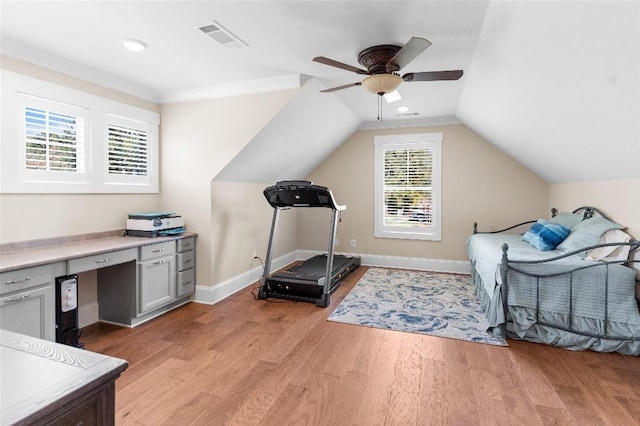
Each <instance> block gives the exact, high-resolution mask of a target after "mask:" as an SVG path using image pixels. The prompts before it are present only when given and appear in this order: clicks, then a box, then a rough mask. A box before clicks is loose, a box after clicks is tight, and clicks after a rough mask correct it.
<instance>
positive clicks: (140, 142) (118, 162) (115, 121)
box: [104, 114, 155, 186]
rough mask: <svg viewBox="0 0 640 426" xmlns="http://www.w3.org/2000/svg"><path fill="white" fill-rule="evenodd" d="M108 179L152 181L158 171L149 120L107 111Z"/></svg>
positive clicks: (112, 181) (135, 182)
mask: <svg viewBox="0 0 640 426" xmlns="http://www.w3.org/2000/svg"><path fill="white" fill-rule="evenodd" d="M104 119H105V130H104V131H105V145H106V157H105V165H104V169H105V178H104V180H105V183H107V184H109V185H134V186H135V185H148V184H149V183H150V182H151V179H152V176H153V174H154V170H155V167H154V157H153V155H154V149H153V145H152V143H151V141H152V138H153V136H152V132H151V126H150V125H149V123H146V122H142V121H136V120H132V119H129V118H125V117H120V116H116V115H112V114H105V116H104Z"/></svg>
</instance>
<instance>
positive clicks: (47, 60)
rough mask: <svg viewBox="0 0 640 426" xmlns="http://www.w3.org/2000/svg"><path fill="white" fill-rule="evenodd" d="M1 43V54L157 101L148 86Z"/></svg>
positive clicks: (9, 42) (8, 41)
mask: <svg viewBox="0 0 640 426" xmlns="http://www.w3.org/2000/svg"><path fill="white" fill-rule="evenodd" d="M1 45H2V54H3V55H6V56H11V57H12V58H16V59H19V60H21V61H24V62H28V63H30V64H33V65H37V66H40V67H43V68H47V69H49V70H52V71H56V72H59V73H62V74H66V75H68V76H70V77H74V78H78V79H81V80H84V81H87V82H89V83H93V84H97V85H100V86H103V87H106V88H108V89H112V90H117V91H119V92H123V93H126V94H128V95H132V96H136V97H138V98H141V99H144V100H147V101H150V102H154V103H159V100H160V96H159V94H158V93H157V92H156V91H154V90H151V89H149V88H146V87H142V86H139V85H137V84H133V83H131V82H128V81H126V80H122V79H120V78H117V77H114V76H113V75H110V74H107V73H104V72H102V71H98V70H96V69H94V68H91V67H87V66H86V65H82V64H79V63H77V62H73V61H69V60H67V59H63V58H60V57H59V56H55V55H52V54H51V53H48V52H45V51H43V50H39V49H35V48H33V47H30V46H27V45H24V44H22V43H19V42H17V41H14V40H11V39H7V38H2V39H1Z"/></svg>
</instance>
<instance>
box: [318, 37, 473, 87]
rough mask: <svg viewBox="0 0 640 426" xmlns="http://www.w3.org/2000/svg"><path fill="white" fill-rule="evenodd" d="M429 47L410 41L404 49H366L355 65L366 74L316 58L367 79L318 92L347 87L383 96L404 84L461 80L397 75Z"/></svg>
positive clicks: (455, 75)
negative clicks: (363, 89) (360, 88)
mask: <svg viewBox="0 0 640 426" xmlns="http://www.w3.org/2000/svg"><path fill="white" fill-rule="evenodd" d="M429 46H431V42H430V41H429V40H427V39H424V38H420V37H412V38H411V40H409V41H408V42H407V44H405V45H404V47H403V46H396V45H394V44H383V45H379V46H372V47H368V48H366V49H364V50H363V51H361V52H360V53H358V62H359V63H360V65H362V66H363V67H365V68H366V70H365V69H362V68H357V67H354V66H351V65H348V64H345V63H342V62H338V61H335V60H333V59H329V58H325V57H324V56H317V57H315V58H313V61H314V62H318V63H321V64H325V65H329V66H332V67H336V68H340V69H343V70H346V71H351V72H354V73H356V74H361V75H366V76H368V77H366V78H364V80H362V81H359V82H356V83H351V84H345V85H343V86H337V87H332V88H330V89H325V90H321V92H323V93H330V92H335V91H337V90H342V89H347V88H349V87H355V86H364V87H365V89H367V90H368V91H369V92H371V93H375V94H377V95H380V96H383V95H385V94H387V93H390V92H393V91H394V90H396V88H397V87H398V86H399V85H400V83H402V82H403V81H405V82H407V83H408V82H412V81H436V80H458V79H459V78H460V77H462V73H463V71H462V70H452V71H428V72H415V73H414V72H410V73H407V74H404V75H403V76H400V75H399V74H398V71H400V70H401V69H402V68H404V67H405V66H406V65H407V64H409V62H411V61H413V60H414V59H415V58H417V57H418V55H420V54H421V53H422V52H424V51H425V50H426V49H427V48H428V47H429Z"/></svg>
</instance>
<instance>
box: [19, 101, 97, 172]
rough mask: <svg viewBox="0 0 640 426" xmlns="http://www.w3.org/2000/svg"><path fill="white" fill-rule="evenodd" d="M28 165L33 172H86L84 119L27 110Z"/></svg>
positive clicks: (26, 155)
mask: <svg viewBox="0 0 640 426" xmlns="http://www.w3.org/2000/svg"><path fill="white" fill-rule="evenodd" d="M24 120H25V140H24V143H25V164H24V166H25V167H26V168H27V169H30V170H46V171H64V172H76V171H77V172H83V171H84V138H85V131H84V123H83V120H82V119H81V118H78V117H75V116H72V115H66V114H60V113H56V112H52V111H45V110H42V109H37V108H32V107H25V110H24Z"/></svg>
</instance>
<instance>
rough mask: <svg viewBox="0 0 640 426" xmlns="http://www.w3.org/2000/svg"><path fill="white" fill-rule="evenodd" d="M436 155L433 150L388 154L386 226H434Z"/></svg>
mask: <svg viewBox="0 0 640 426" xmlns="http://www.w3.org/2000/svg"><path fill="white" fill-rule="evenodd" d="M432 170H433V152H432V151H431V150H430V149H389V150H385V151H384V183H383V185H384V205H385V209H384V225H385V226H393V225H396V226H422V227H424V226H430V225H432V224H433V218H432V217H431V208H432V201H433V197H432V191H431V182H432V178H431V173H432Z"/></svg>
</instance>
